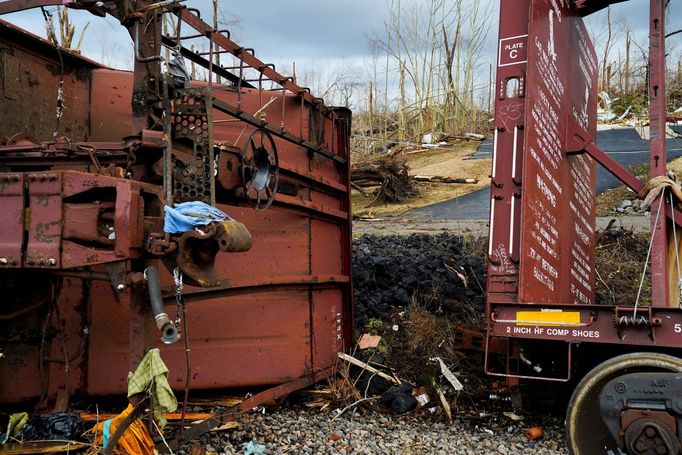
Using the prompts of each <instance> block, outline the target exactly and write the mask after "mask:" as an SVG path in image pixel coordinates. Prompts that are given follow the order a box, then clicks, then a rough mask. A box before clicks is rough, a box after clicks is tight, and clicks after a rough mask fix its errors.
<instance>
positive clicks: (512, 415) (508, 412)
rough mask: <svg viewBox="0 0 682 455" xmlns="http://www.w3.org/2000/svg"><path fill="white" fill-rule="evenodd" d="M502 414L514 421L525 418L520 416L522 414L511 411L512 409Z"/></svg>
mask: <svg viewBox="0 0 682 455" xmlns="http://www.w3.org/2000/svg"><path fill="white" fill-rule="evenodd" d="M502 415H504V416H505V417H509V418H510V419H511V420H513V421H514V422H520V421H522V420H523V416H520V415H518V414H516V413H514V412H511V411H507V412H503V413H502Z"/></svg>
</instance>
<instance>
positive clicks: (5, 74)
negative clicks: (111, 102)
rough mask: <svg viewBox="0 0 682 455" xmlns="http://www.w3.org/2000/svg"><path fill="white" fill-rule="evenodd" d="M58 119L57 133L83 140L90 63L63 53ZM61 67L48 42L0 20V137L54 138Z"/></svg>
mask: <svg viewBox="0 0 682 455" xmlns="http://www.w3.org/2000/svg"><path fill="white" fill-rule="evenodd" d="M62 56H63V57H64V62H65V67H64V87H63V97H64V105H65V106H66V109H64V113H63V117H62V119H61V120H60V128H59V135H60V136H67V137H68V138H69V139H71V140H72V141H83V140H87V134H88V125H87V117H86V115H84V114H85V113H87V112H88V103H89V84H90V70H91V69H92V68H94V67H95V66H96V64H94V63H93V62H91V61H89V60H86V59H82V58H80V57H77V56H75V54H73V53H71V52H64V53H63V54H62ZM60 74H61V65H60V63H59V56H58V55H57V51H56V50H55V49H54V47H53V46H51V45H50V44H47V43H46V42H45V41H44V40H41V39H39V38H37V37H35V36H34V35H29V34H26V32H24V31H23V30H19V29H17V28H16V27H13V26H11V25H10V24H8V23H6V22H4V21H2V20H0V93H1V94H2V95H1V96H2V97H1V98H0V100H1V101H2V109H0V137H2V136H8V137H11V136H13V135H15V134H17V133H21V132H23V133H27V134H28V135H29V136H30V137H31V138H32V139H35V140H38V141H47V140H51V139H52V138H53V133H54V130H55V126H56V124H57V118H56V111H57V87H58V83H59V80H60Z"/></svg>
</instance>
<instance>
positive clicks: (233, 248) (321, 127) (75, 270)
mask: <svg viewBox="0 0 682 455" xmlns="http://www.w3.org/2000/svg"><path fill="white" fill-rule="evenodd" d="M61 3H62V2H61V1H52V2H50V1H41V2H35V1H31V2H23V1H5V2H2V3H0V13H5V12H9V11H13V10H19V9H24V8H28V7H31V6H39V4H40V5H47V4H61ZM69 6H74V7H79V8H88V9H90V10H91V12H93V13H95V14H103V13H108V14H112V15H114V16H115V17H116V18H117V19H119V20H120V21H121V22H122V23H123V24H124V25H125V26H126V27H127V28H128V29H129V31H130V35H131V38H132V39H133V43H134V47H135V69H134V71H132V72H129V71H116V70H112V69H109V68H106V67H104V66H102V65H99V64H97V63H95V62H93V61H90V60H88V59H86V58H83V57H81V56H80V55H78V54H76V53H73V52H70V51H68V50H66V49H61V48H56V47H55V46H54V45H53V44H51V43H50V42H49V41H45V40H43V39H40V38H38V37H36V36H34V35H31V34H29V33H27V32H25V31H23V30H20V29H18V28H16V27H14V26H12V25H10V24H9V23H7V22H0V65H1V67H0V78H2V83H0V90H1V91H2V102H1V103H0V105H1V106H2V109H0V138H2V139H1V141H2V142H1V143H0V187H1V188H2V190H1V191H0V207H1V210H0V288H1V289H2V293H3V302H2V307H3V309H2V310H1V311H0V325H1V326H2V330H1V331H0V332H1V333H2V335H0V337H2V342H1V346H2V353H3V357H4V358H3V361H2V362H0V377H1V378H2V379H0V402H3V403H12V402H14V403H18V402H25V401H26V400H38V399H54V397H56V396H60V397H63V396H65V395H70V394H71V395H73V394H87V395H108V394H119V393H122V392H124V391H125V390H126V387H127V385H126V377H127V373H128V371H129V370H130V369H131V368H134V366H135V365H136V364H137V363H138V361H139V360H140V358H141V355H143V354H144V352H145V350H146V349H147V348H149V347H153V346H162V351H161V352H162V356H163V358H164V360H165V362H166V363H167V365H168V367H169V369H170V376H169V380H170V383H171V385H172V386H173V387H174V388H177V389H180V390H181V389H182V388H183V387H184V385H185V378H186V371H185V365H186V363H185V348H184V346H182V343H176V344H168V345H164V344H162V343H161V342H160V341H159V338H160V336H162V337H163V338H164V341H166V342H169V343H171V342H173V341H175V340H177V331H178V329H179V327H176V326H175V321H174V319H175V318H174V316H175V314H176V311H178V312H179V309H178V308H176V291H177V288H178V287H177V286H176V282H175V280H174V277H173V275H172V274H171V272H170V271H173V270H177V271H179V272H180V273H181V274H182V276H184V285H183V287H182V291H181V296H182V300H183V301H184V302H188V308H187V311H188V319H187V321H186V323H187V330H188V333H189V336H188V337H187V338H188V339H189V345H190V348H191V356H192V358H191V375H190V376H191V387H192V389H193V390H202V389H203V390H206V389H217V388H226V387H245V386H259V387H261V390H263V392H261V393H259V394H257V395H255V396H254V397H252V398H251V399H249V400H246V401H245V402H243V403H242V404H241V405H240V406H239V407H238V408H237V409H235V410H233V412H232V414H231V416H234V414H235V413H238V412H241V411H244V410H248V409H251V408H252V407H253V406H255V405H257V404H258V403H260V402H263V401H265V400H268V399H271V398H273V397H276V396H280V395H283V394H286V393H289V392H291V391H293V390H296V389H299V388H302V387H305V386H306V385H308V384H310V383H312V382H314V381H317V380H319V379H321V378H324V377H327V376H328V375H330V374H331V373H332V371H333V370H334V367H335V364H336V359H337V352H339V351H340V350H342V349H343V348H344V346H345V344H347V343H348V341H349V340H350V337H351V326H352V305H351V298H352V292H351V289H350V288H351V278H350V275H351V272H350V248H351V245H350V222H351V215H350V199H349V195H350V192H349V133H350V126H351V114H350V112H349V111H348V110H347V109H345V108H331V107H327V106H325V105H324V103H323V101H322V100H321V99H318V98H315V97H314V96H313V95H311V94H310V91H309V90H308V89H306V88H303V87H299V86H298V85H296V84H295V83H294V81H293V80H292V79H291V78H288V77H285V76H282V75H281V74H279V73H278V72H277V71H276V70H275V68H274V65H271V64H266V63H263V62H261V61H260V60H258V59H257V58H256V56H255V53H254V52H253V50H251V49H246V48H243V47H241V46H238V45H237V44H235V43H234V42H232V41H231V40H230V39H229V32H226V31H218V30H213V29H212V28H211V27H209V26H208V25H206V24H205V23H204V22H202V21H201V19H200V18H199V16H198V12H196V11H192V10H188V9H187V8H184V7H183V6H182V5H181V3H179V2H160V3H155V2H150V1H116V2H114V1H105V2H85V1H84V2H70V3H69ZM165 15H171V16H173V17H174V20H175V22H176V23H177V24H178V25H177V28H176V29H174V30H171V31H170V32H168V33H166V34H164V33H162V32H161V29H162V27H161V23H162V20H163V17H164V16H165ZM141 24H144V25H141ZM198 39H203V40H204V41H205V44H206V48H208V44H209V43H210V48H211V49H212V50H211V51H210V52H204V53H200V52H193V51H191V50H189V49H188V47H189V43H192V42H194V41H193V40H198ZM166 48H168V49H169V52H165V51H164V49H166ZM214 53H215V54H216V55H218V54H221V55H222V60H223V62H225V61H228V60H230V61H231V63H230V64H229V66H227V65H223V66H220V65H218V64H217V63H215V61H216V59H215V55H213V54H214ZM168 56H170V57H171V58H170V59H169V61H166V60H168ZM183 59H185V60H188V61H191V62H193V64H194V65H197V67H203V68H205V71H206V74H208V77H207V79H208V80H207V81H204V82H197V81H192V80H189V79H190V78H188V75H187V74H186V72H185V71H186V68H183ZM167 64H168V65H167ZM131 106H132V109H131ZM183 201H202V202H205V203H206V204H208V205H210V206H214V207H217V208H219V209H220V210H222V211H223V212H225V213H226V214H228V215H229V217H231V219H226V220H222V221H212V222H211V223H210V224H208V225H206V226H204V227H202V228H201V229H193V230H192V229H190V230H188V231H187V232H183V233H169V232H166V231H165V229H164V226H165V224H164V220H163V210H164V206H166V205H172V204H174V203H179V202H183ZM162 264H163V265H162ZM164 265H165V266H166V267H165V268H164ZM153 266H155V267H157V268H158V269H161V270H162V273H161V276H160V279H159V281H158V282H156V281H154V279H153V276H154V274H153V273H147V274H145V271H148V270H153V269H149V267H153ZM178 276H179V275H178ZM148 288H149V289H152V290H153V291H156V292H157V294H153V293H152V294H153V295H152V294H150V295H148ZM159 290H160V295H159V294H158V291H159ZM155 296H156V299H157V300H158V301H156V302H155V303H156V304H157V306H156V307H154V308H152V307H151V306H150V304H149V301H150V299H151V300H152V302H154V299H155ZM161 299H162V300H163V302H162V303H161ZM164 313H165V316H164ZM155 321H156V323H157V325H158V327H159V328H160V329H161V330H162V331H161V332H159V330H158V329H157V327H155V326H154V324H155ZM181 335H183V334H182V333H181ZM215 423H217V422H213V424H215Z"/></svg>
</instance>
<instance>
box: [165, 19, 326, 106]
mask: <svg viewBox="0 0 682 455" xmlns="http://www.w3.org/2000/svg"><path fill="white" fill-rule="evenodd" d="M176 14H177V15H178V17H179V19H181V20H182V21H184V22H185V23H186V24H187V25H189V26H190V27H192V28H193V29H194V30H196V31H197V32H199V33H201V34H203V35H205V36H206V37H209V36H210V35H213V36H212V40H213V42H214V43H215V44H217V45H218V46H220V47H221V48H222V49H224V50H226V51H228V52H229V53H230V54H232V55H234V56H235V57H237V58H238V59H240V60H242V61H243V62H244V64H245V67H251V68H253V69H255V70H257V71H259V72H261V73H262V74H263V75H264V76H265V77H267V78H268V79H270V80H271V81H274V82H275V83H277V84H279V85H281V86H282V87H284V88H285V89H286V90H288V91H290V92H291V93H295V94H297V95H299V96H301V97H303V99H304V100H305V101H307V102H309V103H311V104H318V103H319V99H318V98H315V97H314V96H313V95H312V94H311V93H310V90H308V89H307V88H305V87H301V86H299V85H297V84H295V83H294V82H293V81H292V80H291V79H290V78H288V77H285V76H283V75H282V74H280V73H278V72H277V71H275V69H274V66H273V65H268V64H266V63H264V62H262V61H261V60H259V59H258V58H256V56H255V55H253V54H252V53H249V52H248V51H247V50H246V49H245V48H243V47H241V46H239V45H238V44H237V43H235V42H234V41H232V40H230V39H229V38H228V37H226V36H225V35H222V34H218V33H215V32H214V31H213V27H211V26H210V25H208V24H207V23H206V22H204V21H202V20H201V19H200V18H199V17H198V16H197V15H196V14H194V13H193V12H192V11H190V10H189V9H187V8H182V9H180V10H179V11H176Z"/></svg>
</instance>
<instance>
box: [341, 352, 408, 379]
mask: <svg viewBox="0 0 682 455" xmlns="http://www.w3.org/2000/svg"><path fill="white" fill-rule="evenodd" d="M339 358H340V359H341V360H345V361H346V362H349V363H352V364H353V365H355V366H358V367H360V368H362V369H363V370H366V371H368V372H370V373H372V374H375V375H377V376H379V377H380V378H383V379H385V380H387V381H389V382H393V383H395V384H397V383H398V380H397V379H396V378H394V377H392V376H389V375H387V374H386V373H384V372H383V371H380V370H377V369H376V368H374V367H373V366H370V365H368V364H366V363H365V362H362V361H360V360H358V359H356V358H355V357H353V356H350V355H348V354H345V353H343V352H339Z"/></svg>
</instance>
